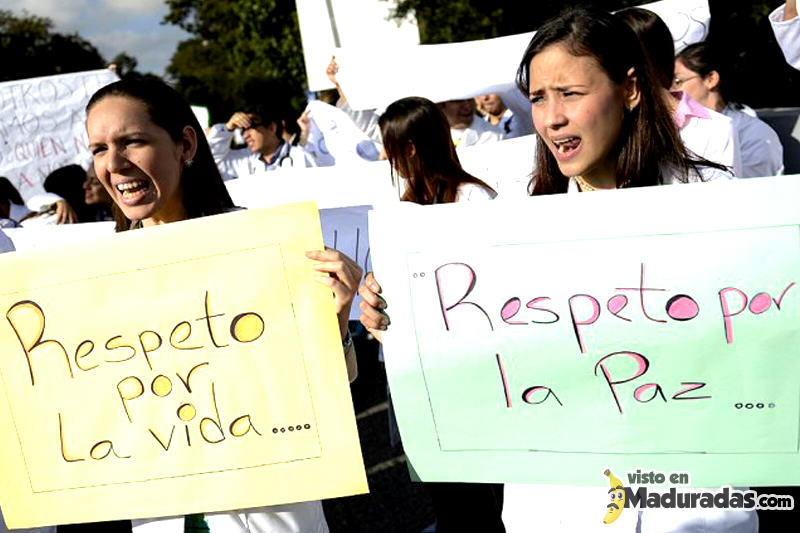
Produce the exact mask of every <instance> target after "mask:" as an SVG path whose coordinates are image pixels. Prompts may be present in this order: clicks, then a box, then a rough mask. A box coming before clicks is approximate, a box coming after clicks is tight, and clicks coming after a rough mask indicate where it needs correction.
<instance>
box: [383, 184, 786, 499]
mask: <svg viewBox="0 0 800 533" xmlns="http://www.w3.org/2000/svg"><path fill="white" fill-rule="evenodd" d="M370 240H371V251H372V260H373V264H374V267H375V275H376V278H377V279H378V281H379V282H380V284H381V286H382V287H383V295H384V296H385V298H386V300H387V302H388V308H387V310H386V312H387V314H388V315H389V316H390V318H391V326H390V327H389V330H388V331H387V332H385V333H384V349H385V360H386V367H387V372H388V375H389V382H390V386H391V391H392V399H393V401H394V404H395V410H396V414H397V418H398V421H399V424H400V430H401V435H402V438H403V444H404V448H405V450H406V453H407V455H408V457H409V460H410V462H411V463H412V464H413V468H414V470H415V471H416V472H417V473H418V474H419V476H420V478H421V479H422V480H424V481H481V482H520V483H550V484H568V485H602V484H603V483H604V482H605V483H607V480H605V481H604V479H603V477H602V476H600V475H598V471H602V469H603V468H605V467H607V466H612V467H613V468H614V469H615V471H634V470H636V469H637V468H641V467H645V468H647V469H653V470H660V471H685V472H689V473H690V474H691V484H692V485H693V486H701V487H702V486H720V485H723V484H725V485H728V484H740V485H780V484H787V485H788V484H800V455H798V429H799V427H798V426H799V425H800V424H798V420H799V419H800V416H799V415H800V413H799V411H800V409H799V407H800V394H798V392H799V390H800V389H799V387H798V384H800V357H798V356H800V320H798V319H799V318H800V313H799V312H798V311H800V287H799V286H798V285H797V282H798V280H799V278H800V176H784V177H778V178H763V179H757V180H747V181H731V182H724V183H702V184H691V185H675V186H664V187H649V188H641V189H629V190H620V191H607V192H596V193H592V194H564V195H553V196H549V197H537V198H526V199H521V200H516V201H500V200H498V201H493V202H475V203H468V204H463V203H462V204H450V205H436V206H427V207H420V206H417V205H413V204H412V205H409V204H404V203H403V204H397V205H388V206H385V207H384V208H381V209H380V210H376V211H372V212H371V213H370Z"/></svg>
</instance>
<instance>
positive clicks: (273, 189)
mask: <svg viewBox="0 0 800 533" xmlns="http://www.w3.org/2000/svg"><path fill="white" fill-rule="evenodd" d="M225 186H226V187H227V188H228V192H229V193H230V195H231V198H232V199H233V203H234V204H235V205H238V206H241V207H248V208H255V207H271V206H274V205H280V204H287V203H293V202H304V201H315V202H317V206H318V207H319V208H320V209H324V208H328V207H347V206H352V205H374V204H376V203H381V202H396V201H397V199H398V194H397V189H396V188H395V187H394V186H393V185H392V182H391V179H390V173H389V163H388V162H386V161H375V162H373V163H362V164H360V165H358V166H345V167H341V166H338V165H337V166H335V167H312V168H301V169H297V168H292V169H285V170H284V169H281V170H271V171H269V172H263V173H261V174H255V175H253V176H250V177H247V178H238V179H234V180H228V181H226V182H225Z"/></svg>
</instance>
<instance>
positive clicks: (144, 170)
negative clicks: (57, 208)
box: [86, 78, 361, 533]
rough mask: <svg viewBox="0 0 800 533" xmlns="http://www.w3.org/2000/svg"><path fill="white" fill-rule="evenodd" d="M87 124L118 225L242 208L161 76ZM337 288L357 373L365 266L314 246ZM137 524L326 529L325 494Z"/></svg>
mask: <svg viewBox="0 0 800 533" xmlns="http://www.w3.org/2000/svg"><path fill="white" fill-rule="evenodd" d="M86 128H87V132H88V136H89V148H90V150H91V152H92V155H93V158H94V169H95V172H96V174H97V178H98V180H100V182H101V183H102V184H103V186H104V187H105V189H106V190H107V191H108V193H109V195H110V196H111V198H112V199H113V200H114V209H113V210H114V217H115V220H116V228H117V231H126V230H130V229H137V228H142V227H148V226H154V225H158V224H167V223H170V222H178V221H181V220H186V219H191V218H197V217H202V216H207V215H215V214H220V213H224V212H227V211H231V210H234V209H235V208H234V206H233V202H232V201H231V199H230V196H229V195H228V192H227V190H226V188H225V185H224V184H223V181H222V178H221V176H220V174H219V170H218V169H217V166H216V165H215V164H214V160H213V158H212V155H211V151H210V150H209V147H208V144H207V142H206V140H205V136H204V135H203V134H202V130H201V128H200V125H199V123H198V122H197V119H196V118H195V116H194V114H193V113H192V111H191V109H190V107H189V106H188V105H187V104H186V102H184V101H183V99H182V98H181V97H180V95H178V93H177V92H175V91H174V90H173V89H171V88H170V87H169V86H167V85H166V84H164V83H163V82H161V81H160V80H156V79H149V78H141V79H124V80H121V81H118V82H115V83H112V84H110V85H107V86H105V87H103V88H102V89H100V90H99V91H98V92H96V93H95V94H94V96H92V98H91V100H90V101H89V104H88V105H87V121H86ZM306 256H307V257H308V258H309V259H312V260H314V261H315V262H316V263H315V264H314V269H315V271H316V272H317V279H318V280H319V281H320V282H321V283H323V284H324V285H326V286H327V287H329V288H330V289H331V291H332V292H333V295H334V301H335V307H336V312H337V318H338V321H339V326H340V327H339V329H340V333H341V335H342V339H343V340H342V343H343V346H344V351H345V359H346V362H347V369H348V375H349V376H350V379H351V381H352V380H353V379H354V378H355V374H356V361H355V351H354V349H353V345H352V340H351V339H350V334H349V332H348V330H347V321H348V316H349V313H350V305H351V303H352V301H353V297H354V296H355V291H356V288H357V286H358V280H359V279H360V277H361V269H360V268H359V267H358V266H357V265H356V264H355V263H354V262H353V261H352V260H350V258H348V257H347V256H345V255H343V254H341V253H339V252H336V251H333V250H324V251H323V250H313V251H308V252H306ZM133 528H134V531H137V532H147V531H158V532H175V533H183V532H184V531H225V532H231V531H270V532H300V531H302V532H319V533H322V532H326V531H328V526H327V524H326V522H325V516H324V514H323V511H322V505H321V504H320V502H306V503H299V504H290V505H281V506H275V507H264V508H259V509H245V510H239V511H233V512H223V513H213V514H208V515H205V516H203V515H192V516H189V517H185V518H184V517H175V518H164V519H150V520H136V521H134V523H133Z"/></svg>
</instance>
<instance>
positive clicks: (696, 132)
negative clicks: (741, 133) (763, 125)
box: [673, 93, 742, 177]
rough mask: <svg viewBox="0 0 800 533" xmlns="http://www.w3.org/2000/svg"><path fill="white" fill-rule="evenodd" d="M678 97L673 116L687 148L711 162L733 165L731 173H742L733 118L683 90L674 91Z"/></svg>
mask: <svg viewBox="0 0 800 533" xmlns="http://www.w3.org/2000/svg"><path fill="white" fill-rule="evenodd" d="M673 94H674V95H675V96H677V97H679V98H680V102H679V103H678V109H677V111H676V112H675V120H676V123H677V125H678V129H679V132H680V135H681V139H682V140H683V144H684V145H686V148H688V149H689V150H690V151H692V152H693V153H694V154H696V155H699V156H700V157H703V158H705V159H707V160H709V161H711V162H713V163H719V164H720V165H725V166H726V167H728V168H731V169H733V175H734V176H736V177H739V176H740V175H741V173H742V158H741V153H740V152H741V149H740V147H739V137H738V135H736V132H735V130H734V128H733V121H732V120H731V119H730V118H728V117H726V116H725V115H723V114H722V113H717V112H716V111H712V110H711V109H708V108H706V107H703V106H702V105H700V104H699V103H697V102H695V101H694V100H692V99H691V98H690V97H689V95H688V94H686V93H673Z"/></svg>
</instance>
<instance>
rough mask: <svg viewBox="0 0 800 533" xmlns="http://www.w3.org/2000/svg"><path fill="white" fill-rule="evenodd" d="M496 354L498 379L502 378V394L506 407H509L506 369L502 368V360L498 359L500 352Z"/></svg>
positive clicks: (509, 399)
mask: <svg viewBox="0 0 800 533" xmlns="http://www.w3.org/2000/svg"><path fill="white" fill-rule="evenodd" d="M495 356H497V368H498V370H500V379H502V380H503V394H504V395H505V397H506V407H508V408H509V409H511V392H510V391H509V390H508V379H507V378H506V370H505V368H503V360H502V359H500V354H499V353H498V354H495Z"/></svg>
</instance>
